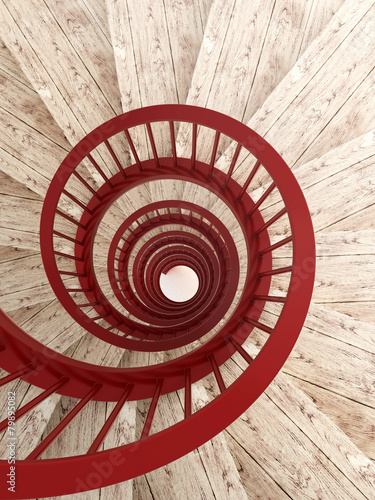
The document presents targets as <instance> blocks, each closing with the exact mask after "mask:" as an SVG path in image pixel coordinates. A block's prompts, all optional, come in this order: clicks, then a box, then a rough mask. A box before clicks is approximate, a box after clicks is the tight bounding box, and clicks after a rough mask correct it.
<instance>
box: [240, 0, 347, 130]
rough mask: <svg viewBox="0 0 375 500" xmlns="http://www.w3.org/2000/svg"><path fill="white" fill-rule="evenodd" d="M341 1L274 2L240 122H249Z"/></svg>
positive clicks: (329, 18)
mask: <svg viewBox="0 0 375 500" xmlns="http://www.w3.org/2000/svg"><path fill="white" fill-rule="evenodd" d="M342 3H343V0H338V1H337V0H333V1H332V0H331V1H329V2H327V1H326V2H323V1H322V0H312V1H307V2H299V1H298V0H297V1H291V2H279V1H277V2H275V6H274V10H273V12H272V18H271V20H270V24H269V26H268V31H267V35H266V38H265V41H264V45H263V48H262V53H261V57H260V58H259V64H258V67H257V70H256V74H255V77H254V80H253V81H252V84H251V91H250V95H249V97H248V100H247V104H246V109H245V113H244V115H243V117H242V120H243V121H245V122H247V121H249V119H250V117H251V116H253V114H254V113H255V112H256V111H257V110H258V108H259V107H260V106H261V105H262V104H263V102H264V101H265V100H266V98H267V97H268V96H269V94H270V93H271V92H272V91H273V90H274V88H275V87H276V86H277V85H278V83H279V82H280V81H281V80H282V79H283V78H284V76H285V75H286V74H287V73H288V71H289V70H290V69H291V68H292V67H293V65H294V64H295V63H296V62H297V60H298V58H299V55H300V54H301V53H302V52H303V51H304V50H305V49H306V48H307V47H308V46H309V45H310V43H311V42H312V41H313V40H314V38H316V36H318V35H319V33H320V32H321V31H322V30H323V28H324V27H325V26H326V25H327V24H328V22H329V21H330V20H331V18H332V17H333V15H334V13H335V12H336V11H337V9H338V7H339V6H340V5H341V4H342Z"/></svg>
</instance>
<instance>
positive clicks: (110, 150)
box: [104, 139, 128, 179]
mask: <svg viewBox="0 0 375 500" xmlns="http://www.w3.org/2000/svg"><path fill="white" fill-rule="evenodd" d="M104 144H105V145H106V146H107V149H108V151H109V154H110V155H111V156H112V159H113V161H114V162H115V163H116V166H117V168H118V169H119V171H120V172H121V173H122V175H123V176H124V178H125V179H127V178H128V176H127V174H126V172H125V169H124V167H123V166H122V165H121V163H120V160H119V159H118V158H117V156H116V153H115V152H114V151H113V148H112V146H111V145H110V143H109V141H108V140H107V139H104Z"/></svg>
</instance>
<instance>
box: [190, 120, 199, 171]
mask: <svg viewBox="0 0 375 500" xmlns="http://www.w3.org/2000/svg"><path fill="white" fill-rule="evenodd" d="M197 128H198V125H197V124H196V123H193V130H192V148H191V149H192V151H191V169H192V170H195V161H196V156H197Z"/></svg>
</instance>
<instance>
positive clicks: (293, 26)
mask: <svg viewBox="0 0 375 500" xmlns="http://www.w3.org/2000/svg"><path fill="white" fill-rule="evenodd" d="M338 3H339V2H336V1H335V0H334V1H330V2H325V4H323V2H320V1H314V0H311V1H308V2H303V3H302V2H299V1H277V2H274V1H270V2H262V3H261V5H260V4H259V5H258V3H257V2H255V3H254V2H252V3H250V4H249V3H248V2H246V1H245V0H244V1H237V2H235V3H234V4H233V3H232V2H222V1H220V0H218V1H216V2H214V3H213V5H212V9H211V11H210V16H209V19H208V23H207V28H206V31H205V35H204V39H203V43H202V48H201V51H200V54H199V57H198V60H197V65H196V69H195V72H194V76H193V80H192V86H191V89H190V92H189V96H188V100H187V102H188V104H193V105H194V104H195V105H199V106H204V107H205V106H207V107H209V108H212V109H215V110H217V111H220V112H223V113H225V114H228V115H230V116H232V117H234V118H237V119H239V120H242V121H244V122H247V121H248V120H249V119H250V117H251V116H252V115H253V114H254V113H255V112H256V111H257V110H258V108H259V107H260V106H261V105H262V104H263V102H264V101H265V99H266V98H267V96H268V95H269V94H270V93H271V92H272V90H274V88H275V87H276V86H277V85H278V83H279V82H280V81H281V80H282V78H283V77H284V76H285V75H286V74H287V72H288V71H289V70H290V69H291V68H292V67H293V65H294V64H295V63H296V62H297V59H298V56H299V54H300V52H301V50H302V44H303V45H304V46H307V45H308V44H309V43H310V42H311V41H312V40H313V39H314V38H315V37H316V36H317V34H318V33H319V32H320V31H321V30H322V29H323V27H324V26H325V24H326V23H327V22H328V21H329V20H330V19H331V17H332V15H333V13H334V12H335V10H337V4H338ZM341 3H342V2H341ZM232 5H233V7H232ZM231 7H232V9H233V10H232V11H231ZM312 11H314V14H312ZM311 15H314V16H315V17H314V21H311ZM311 24H313V25H314V29H312V27H311ZM219 27H220V29H219ZM186 133H187V132H186V127H184V128H183V129H182V132H181V134H180V135H179V142H180V152H181V153H182V152H184V153H186V147H185V145H186ZM206 141H207V134H206V135H205V136H204V138H203V139H202V143H203V144H205V142H206ZM228 144H229V141H226V142H224V143H223V144H222V145H220V147H219V151H221V152H223V151H224V150H225V146H228ZM201 147H204V146H201ZM204 156H207V152H205V153H204ZM219 165H220V164H219Z"/></svg>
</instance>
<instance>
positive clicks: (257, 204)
mask: <svg viewBox="0 0 375 500" xmlns="http://www.w3.org/2000/svg"><path fill="white" fill-rule="evenodd" d="M275 187H276V183H275V182H273V183H272V184H270V186H269V187H268V188H267V189H266V191H265V192H264V193H263V194H262V196H261V197H260V198H259V200H258V201H257V202H256V203H255V204H254V206H253V207H252V209H251V210H250V211H249V213H248V214H247V216H248V217H252V216H253V215H254V213H255V211H256V210H257V209H258V208H259V207H260V205H261V204H262V203H263V202H264V200H265V199H266V198H267V197H268V196H269V195H270V194H271V193H272V191H273V190H274V189H275Z"/></svg>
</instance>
